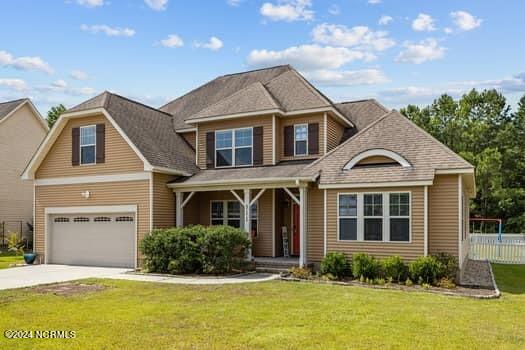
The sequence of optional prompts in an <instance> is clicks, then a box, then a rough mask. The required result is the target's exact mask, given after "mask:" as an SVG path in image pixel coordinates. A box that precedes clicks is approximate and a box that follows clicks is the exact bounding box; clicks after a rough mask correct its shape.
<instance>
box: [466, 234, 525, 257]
mask: <svg viewBox="0 0 525 350" xmlns="http://www.w3.org/2000/svg"><path fill="white" fill-rule="evenodd" d="M469 257H470V258H471V259H473V260H489V261H492V262H497V263H504V264H525V234H508V233H506V234H503V235H502V236H501V241H500V240H499V239H498V235H497V234H471V235H470V252H469Z"/></svg>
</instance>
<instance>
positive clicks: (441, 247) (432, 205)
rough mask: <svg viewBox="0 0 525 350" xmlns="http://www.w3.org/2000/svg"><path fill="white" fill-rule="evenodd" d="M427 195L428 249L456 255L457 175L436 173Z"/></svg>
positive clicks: (457, 218)
mask: <svg viewBox="0 0 525 350" xmlns="http://www.w3.org/2000/svg"><path fill="white" fill-rule="evenodd" d="M428 195H429V198H428V206H429V212H428V219H429V222H428V251H429V253H430V254H435V253H440V252H444V253H449V254H452V255H454V256H458V220H459V217H458V175H437V176H436V177H435V178H434V184H433V185H432V186H430V187H429V190H428Z"/></svg>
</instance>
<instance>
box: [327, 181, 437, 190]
mask: <svg viewBox="0 0 525 350" xmlns="http://www.w3.org/2000/svg"><path fill="white" fill-rule="evenodd" d="M432 183H433V181H430V180H428V181H427V180H422V181H392V182H361V183H337V184H319V188H320V189H323V188H326V189H337V188H377V187H407V186H431V185H432Z"/></svg>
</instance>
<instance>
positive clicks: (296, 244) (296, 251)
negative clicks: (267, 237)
mask: <svg viewBox="0 0 525 350" xmlns="http://www.w3.org/2000/svg"><path fill="white" fill-rule="evenodd" d="M292 218H293V220H292V226H293V227H292V255H300V247H301V243H300V239H299V225H300V221H299V205H297V204H296V203H294V204H293V206H292Z"/></svg>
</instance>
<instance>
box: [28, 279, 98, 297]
mask: <svg viewBox="0 0 525 350" xmlns="http://www.w3.org/2000/svg"><path fill="white" fill-rule="evenodd" d="M106 288H107V287H106V286H103V285H100V284H84V283H71V282H65V283H56V284H47V285H44V286H39V287H34V288H32V291H34V292H35V293H41V294H54V295H58V296H66V297H67V296H71V295H78V294H86V293H92V292H100V291H103V290H105V289H106Z"/></svg>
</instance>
